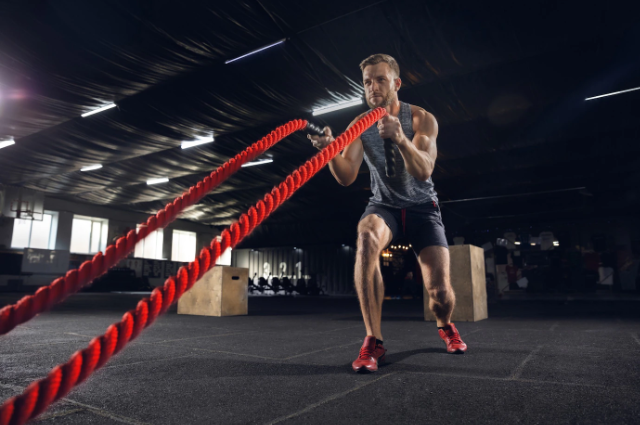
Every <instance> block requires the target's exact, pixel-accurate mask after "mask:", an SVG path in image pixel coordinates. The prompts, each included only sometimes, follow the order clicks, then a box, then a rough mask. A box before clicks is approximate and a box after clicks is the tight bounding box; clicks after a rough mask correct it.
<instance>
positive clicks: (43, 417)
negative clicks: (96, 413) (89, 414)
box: [35, 408, 87, 423]
mask: <svg viewBox="0 0 640 425" xmlns="http://www.w3.org/2000/svg"><path fill="white" fill-rule="evenodd" d="M86 411H87V409H85V408H81V409H71V410H64V411H62V412H55V413H49V414H44V415H41V416H38V417H37V418H36V419H35V421H36V423H38V422H39V421H47V420H49V419H54V418H63V417H65V416H70V415H73V414H74V413H80V412H86Z"/></svg>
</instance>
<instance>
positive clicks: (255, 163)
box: [242, 159, 273, 167]
mask: <svg viewBox="0 0 640 425" xmlns="http://www.w3.org/2000/svg"><path fill="white" fill-rule="evenodd" d="M270 162H273V159H260V160H258V161H253V162H247V163H246V164H242V166H243V167H253V166H254V165H262V164H268V163H270Z"/></svg>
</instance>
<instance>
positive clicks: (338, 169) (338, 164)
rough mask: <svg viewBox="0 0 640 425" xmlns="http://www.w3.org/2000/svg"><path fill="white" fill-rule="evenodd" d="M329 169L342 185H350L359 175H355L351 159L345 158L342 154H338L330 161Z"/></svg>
mask: <svg viewBox="0 0 640 425" xmlns="http://www.w3.org/2000/svg"><path fill="white" fill-rule="evenodd" d="M329 170H330V171H331V174H333V177H335V179H336V180H337V181H338V183H340V184H341V185H342V186H349V185H350V184H351V183H353V182H354V180H355V177H357V176H354V172H353V165H352V164H351V161H349V160H348V159H346V158H344V157H343V156H342V154H338V155H336V156H335V158H333V159H332V160H331V161H329Z"/></svg>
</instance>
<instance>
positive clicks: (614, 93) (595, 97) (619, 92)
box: [585, 87, 640, 100]
mask: <svg viewBox="0 0 640 425" xmlns="http://www.w3.org/2000/svg"><path fill="white" fill-rule="evenodd" d="M636 90H640V87H636V88H633V89H627V90H621V91H614V92H612V93H607V94H601V95H600V96H593V97H588V98H586V99H585V100H592V99H599V98H601V97H607V96H615V95H616V94H622V93H629V92H630V91H636Z"/></svg>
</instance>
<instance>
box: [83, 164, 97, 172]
mask: <svg viewBox="0 0 640 425" xmlns="http://www.w3.org/2000/svg"><path fill="white" fill-rule="evenodd" d="M100 168H102V164H95V165H89V166H88V167H84V168H81V169H80V171H93V170H99V169H100Z"/></svg>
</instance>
